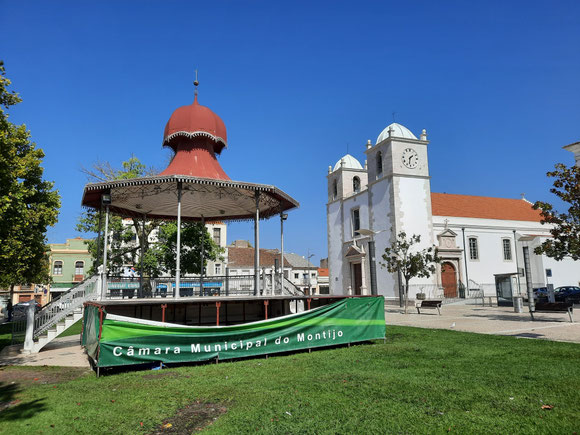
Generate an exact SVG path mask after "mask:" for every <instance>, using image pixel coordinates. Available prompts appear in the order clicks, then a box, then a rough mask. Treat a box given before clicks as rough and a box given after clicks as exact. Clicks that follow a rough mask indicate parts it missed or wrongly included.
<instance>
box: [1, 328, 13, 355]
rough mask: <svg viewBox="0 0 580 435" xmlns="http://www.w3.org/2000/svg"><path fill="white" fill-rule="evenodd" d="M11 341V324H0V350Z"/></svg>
mask: <svg viewBox="0 0 580 435" xmlns="http://www.w3.org/2000/svg"><path fill="white" fill-rule="evenodd" d="M11 343H12V324H11V323H2V324H0V351H1V350H2V349H4V346H9V345H10V344H11Z"/></svg>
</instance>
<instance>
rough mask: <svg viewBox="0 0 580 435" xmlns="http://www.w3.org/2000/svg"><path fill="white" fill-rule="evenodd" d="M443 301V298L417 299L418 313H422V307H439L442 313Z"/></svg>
mask: <svg viewBox="0 0 580 435" xmlns="http://www.w3.org/2000/svg"><path fill="white" fill-rule="evenodd" d="M442 303H443V301H442V300H441V299H437V300H425V301H417V305H416V306H415V308H417V313H419V314H421V308H437V312H438V313H439V315H441V304H442Z"/></svg>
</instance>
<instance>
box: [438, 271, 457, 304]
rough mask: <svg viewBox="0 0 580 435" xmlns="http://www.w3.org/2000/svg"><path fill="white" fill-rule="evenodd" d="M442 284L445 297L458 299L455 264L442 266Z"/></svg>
mask: <svg viewBox="0 0 580 435" xmlns="http://www.w3.org/2000/svg"><path fill="white" fill-rule="evenodd" d="M441 284H442V285H443V295H444V296H445V297H446V298H456V297H457V276H456V274H455V267H454V266H453V264H451V263H443V264H442V265H441Z"/></svg>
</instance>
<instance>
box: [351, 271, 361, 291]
mask: <svg viewBox="0 0 580 435" xmlns="http://www.w3.org/2000/svg"><path fill="white" fill-rule="evenodd" d="M352 272H353V282H354V289H353V290H354V294H355V295H357V296H360V295H361V294H362V293H361V290H360V288H361V287H362V271H361V267H360V263H356V264H353V265H352Z"/></svg>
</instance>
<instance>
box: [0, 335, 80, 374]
mask: <svg viewBox="0 0 580 435" xmlns="http://www.w3.org/2000/svg"><path fill="white" fill-rule="evenodd" d="M21 347H22V346H19V345H14V346H7V347H5V348H4V349H3V350H2V352H0V366H5V365H22V366H63V367H86V368H89V367H90V364H89V360H88V358H87V355H86V354H85V352H84V350H83V349H82V348H81V346H80V344H79V337H78V336H70V337H62V338H55V339H54V340H53V341H52V342H50V343H49V344H47V345H46V347H44V349H42V350H41V351H40V352H39V353H33V354H30V355H26V354H23V353H20V348H21Z"/></svg>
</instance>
